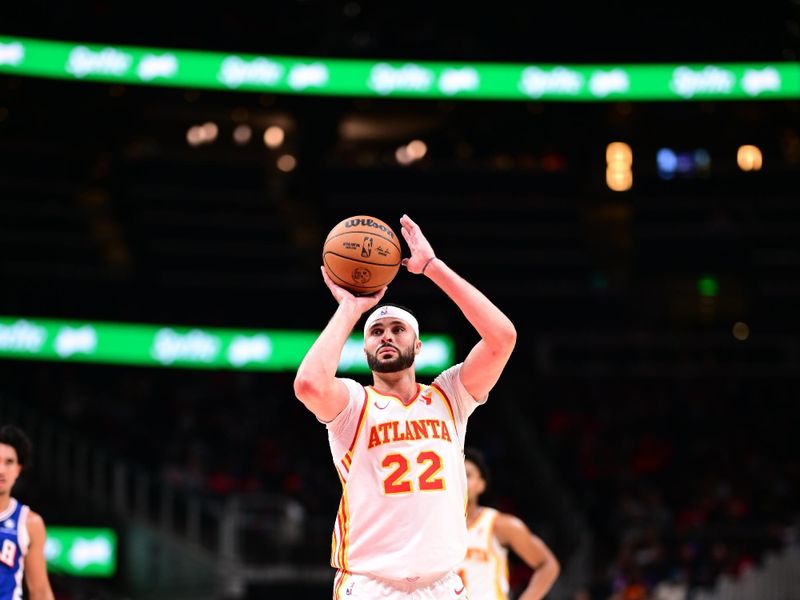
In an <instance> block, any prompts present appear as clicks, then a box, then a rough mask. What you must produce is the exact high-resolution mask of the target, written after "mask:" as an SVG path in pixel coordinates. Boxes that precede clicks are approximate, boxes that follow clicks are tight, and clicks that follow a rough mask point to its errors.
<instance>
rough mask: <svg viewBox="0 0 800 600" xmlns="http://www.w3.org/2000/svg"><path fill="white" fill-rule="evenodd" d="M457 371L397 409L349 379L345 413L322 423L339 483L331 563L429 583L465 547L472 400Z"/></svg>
mask: <svg viewBox="0 0 800 600" xmlns="http://www.w3.org/2000/svg"><path fill="white" fill-rule="evenodd" d="M460 372H461V365H460V364H459V365H456V366H454V367H451V368H450V369H447V370H446V371H444V372H443V373H442V374H441V375H439V376H438V377H437V378H436V379H435V380H434V382H433V384H432V385H430V386H428V385H422V384H417V386H418V389H417V395H416V396H415V397H414V399H413V400H412V401H411V402H410V403H409V404H408V405H404V404H403V402H402V401H401V400H400V398H398V397H396V396H388V395H383V394H380V393H378V392H377V391H375V390H374V389H373V388H372V387H366V388H365V387H363V386H361V385H360V384H358V383H356V382H355V381H353V380H350V379H343V380H342V381H343V382H344V383H345V384H346V385H347V387H348V389H349V391H350V400H349V403H348V405H347V407H346V408H345V409H344V410H343V411H342V412H341V413H340V414H339V415H338V416H337V417H336V418H335V419H334V420H333V421H331V422H330V423H328V424H327V426H328V438H329V442H330V446H331V454H332V456H333V462H334V464H335V466H336V470H337V472H338V473H339V478H340V479H341V482H342V488H343V493H342V500H341V502H340V504H339V512H338V515H337V518H336V523H335V525H334V530H333V540H332V548H331V565H332V566H333V567H335V568H337V569H340V570H342V571H345V572H350V573H361V574H366V575H372V576H376V577H380V578H383V579H390V580H398V581H409V582H414V581H419V582H420V583H422V582H424V581H432V580H433V579H435V578H437V577H441V576H443V575H444V574H446V573H447V572H448V571H450V570H452V569H454V568H455V567H456V566H457V565H458V564H459V563H460V562H461V560H462V559H463V558H464V555H465V553H466V549H467V527H466V519H465V515H466V507H467V478H466V474H465V470H464V435H465V434H466V429H467V418H468V417H469V415H470V414H471V413H472V411H474V410H475V408H476V407H477V406H478V405H479V404H480V403H482V402H483V401H485V398H484V399H482V400H481V401H480V402H479V401H477V400H475V399H474V398H473V397H472V396H470V395H469V392H467V390H466V389H465V388H464V386H463V384H462V383H461V378H460Z"/></svg>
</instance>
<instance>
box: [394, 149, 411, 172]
mask: <svg viewBox="0 0 800 600" xmlns="http://www.w3.org/2000/svg"><path fill="white" fill-rule="evenodd" d="M394 158H395V160H396V161H397V162H398V163H399V164H401V165H403V166H404V167H407V166H408V165H410V164H411V163H413V162H414V159H413V158H412V157H411V154H409V152H408V146H400V147H399V148H398V149H397V150H395V151H394Z"/></svg>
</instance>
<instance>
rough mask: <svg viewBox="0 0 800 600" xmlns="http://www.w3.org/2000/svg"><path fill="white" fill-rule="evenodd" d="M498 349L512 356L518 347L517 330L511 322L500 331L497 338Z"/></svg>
mask: <svg viewBox="0 0 800 600" xmlns="http://www.w3.org/2000/svg"><path fill="white" fill-rule="evenodd" d="M495 340H496V341H495V343H496V347H497V349H498V350H499V351H500V352H503V353H504V354H511V351H512V350H514V346H516V345H517V328H516V327H514V324H513V323H512V322H511V321H509V322H508V323H506V324H504V325H503V326H502V327H500V328H499V329H498V331H497V332H496V336H495Z"/></svg>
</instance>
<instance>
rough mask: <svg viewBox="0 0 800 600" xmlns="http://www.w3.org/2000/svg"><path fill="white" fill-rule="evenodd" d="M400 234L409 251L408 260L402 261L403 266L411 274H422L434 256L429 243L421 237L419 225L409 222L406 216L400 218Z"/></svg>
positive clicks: (409, 219)
mask: <svg viewBox="0 0 800 600" xmlns="http://www.w3.org/2000/svg"><path fill="white" fill-rule="evenodd" d="M400 233H402V234H403V238H405V240H406V244H408V249H409V250H410V251H411V257H410V258H404V259H403V263H402V264H403V266H405V268H406V269H408V270H409V272H411V273H415V274H419V273H422V269H424V268H425V265H426V264H427V263H428V261H429V260H430V259H432V258H434V257H435V256H436V254H435V253H434V251H433V248H432V247H431V245H430V242H428V240H427V239H426V238H425V236H424V235H422V230H421V229H420V228H419V225H417V224H416V223H414V221H412V220H411V217H409V216H408V215H403V216H402V217H400Z"/></svg>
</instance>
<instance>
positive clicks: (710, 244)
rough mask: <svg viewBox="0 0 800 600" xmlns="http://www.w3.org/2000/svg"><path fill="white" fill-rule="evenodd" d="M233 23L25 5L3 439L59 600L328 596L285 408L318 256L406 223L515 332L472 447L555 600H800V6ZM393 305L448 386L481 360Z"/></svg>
mask: <svg viewBox="0 0 800 600" xmlns="http://www.w3.org/2000/svg"><path fill="white" fill-rule="evenodd" d="M237 4H238V3H228V4H222V5H218V4H211V5H203V6H201V5H199V4H192V5H186V6H185V7H181V6H179V5H178V4H175V5H173V4H172V3H161V4H155V3H152V4H151V3H144V4H136V5H134V4H131V3H112V2H108V1H105V2H104V1H98V2H92V3H74V2H73V3H69V2H68V3H61V4H60V5H59V6H53V5H51V4H50V3H45V2H35V1H34V2H29V3H27V4H26V5H25V7H24V8H21V7H20V8H17V7H13V8H12V7H10V6H9V7H4V8H3V17H2V20H0V275H1V276H2V283H1V284H0V285H1V286H2V287H1V288H0V289H1V290H2V292H1V293H0V420H1V421H2V423H15V424H18V425H20V426H22V427H23V428H24V429H25V430H26V431H27V432H28V433H29V435H30V436H31V438H32V439H33V442H34V445H35V447H34V461H33V464H32V465H31V467H30V468H29V469H26V471H25V472H24V473H23V475H22V477H21V479H20V481H19V483H18V485H17V487H16V488H15V490H14V493H15V495H16V496H17V497H18V498H19V499H20V500H22V501H24V502H26V503H29V504H30V505H31V506H33V507H34V509H35V510H36V511H37V512H39V513H41V514H42V516H43V517H44V519H45V521H46V523H47V525H48V529H49V531H50V541H49V542H48V548H47V555H48V560H49V565H50V577H51V580H52V583H53V587H54V591H55V593H56V597H57V598H58V599H59V600H67V599H70V600H89V599H96V600H101V599H103V600H106V599H107V600H122V599H129V598H130V599H152V600H161V599H164V600H166V599H171V600H184V599H185V600H210V599H245V598H246V599H256V598H294V599H300V600H302V599H306V598H309V599H318V598H330V597H331V596H330V595H331V584H332V578H333V570H332V569H331V568H330V567H329V566H328V560H329V553H330V539H331V538H330V536H331V529H332V526H333V522H334V518H335V515H336V510H337V506H338V501H339V496H340V494H341V487H340V484H339V481H338V480H337V477H336V473H335V471H334V469H333V465H332V462H331V458H330V452H329V448H328V444H327V435H326V431H325V428H324V426H322V425H320V424H319V423H318V422H317V421H316V420H315V418H314V417H313V415H312V414H311V413H310V412H308V411H307V410H306V409H305V408H304V407H303V406H302V405H301V404H300V403H299V402H297V401H296V400H295V398H294V394H293V389H292V380H293V375H294V371H295V369H296V367H297V365H298V363H299V360H300V359H301V358H302V356H303V354H304V352H305V350H306V349H307V348H308V346H309V345H310V343H311V342H310V340H313V339H314V335H315V334H316V333H317V332H319V331H320V330H321V329H322V328H323V327H324V326H325V324H326V323H327V321H328V319H329V318H330V316H331V315H332V314H333V311H334V309H335V301H334V300H333V298H332V297H331V294H330V293H329V292H328V290H327V288H326V287H325V286H324V284H323V282H322V279H321V277H320V273H319V265H320V261H321V250H322V243H323V241H324V239H325V236H326V234H327V232H328V231H329V230H330V229H331V228H332V227H333V226H334V225H335V224H336V223H337V222H339V221H340V220H341V219H343V218H345V217H348V216H351V215H371V216H375V217H377V218H380V219H383V220H385V221H386V222H388V223H390V224H391V225H392V227H395V228H396V229H395V230H396V231H399V228H400V226H399V222H398V221H399V218H400V217H401V215H402V214H404V213H407V214H409V215H410V216H411V217H412V218H413V219H414V220H415V221H416V222H417V223H419V225H420V226H421V228H422V231H423V232H424V233H425V234H426V236H427V237H428V239H429V240H430V241H431V243H432V245H433V247H434V249H435V250H436V253H437V255H438V256H440V257H441V258H442V259H443V260H445V261H446V262H447V263H448V264H449V265H450V266H452V267H453V268H454V269H455V270H456V271H457V272H458V273H460V274H461V275H463V276H464V277H465V278H466V279H467V280H469V281H470V282H472V283H474V284H475V285H476V286H477V287H478V288H479V289H481V290H482V291H484V292H485V293H486V294H487V295H488V296H489V297H490V298H491V299H492V300H493V301H494V302H495V303H496V304H497V305H498V306H499V307H500V308H501V309H502V310H503V311H505V312H506V313H507V314H508V315H509V317H510V318H511V319H512V320H513V322H514V324H515V326H516V328H517V331H518V341H517V347H516V349H515V351H514V354H513V356H512V358H511V361H510V363H509V364H508V367H507V369H506V372H505V373H504V375H503V377H502V378H501V380H500V382H499V383H498V385H497V387H496V388H495V389H494V391H493V392H492V394H491V397H490V401H489V403H488V404H487V405H486V406H484V407H481V408H480V409H478V410H477V411H476V413H475V414H474V415H473V416H472V418H471V419H470V425H469V432H468V438H467V442H468V445H470V446H475V447H477V448H480V449H481V450H483V452H484V453H485V454H486V455H487V457H488V459H489V462H490V464H491V467H492V469H493V474H494V478H493V479H494V481H493V486H492V489H491V490H490V493H489V494H488V495H487V497H486V498H485V500H486V502H487V503H489V504H491V505H494V506H496V507H498V508H500V509H501V510H505V511H508V512H512V513H514V514H517V515H519V516H520V517H521V518H522V519H523V520H524V521H525V522H526V523H527V525H528V526H529V527H530V528H531V530H532V531H534V532H535V533H537V534H538V535H539V536H540V537H541V538H542V539H543V540H545V542H546V543H547V544H548V545H549V546H550V548H551V549H552V550H553V552H554V553H555V554H556V556H557V557H558V559H559V561H560V563H561V567H562V570H561V575H560V577H559V579H558V581H557V583H556V585H555V587H554V588H553V590H552V591H551V593H550V595H549V596H548V597H549V598H553V599H559V600H608V599H613V600H728V599H731V600H744V599H751V598H752V599H766V600H797V599H798V598H800V579H798V574H800V547H799V546H798V544H799V543H800V541H799V539H798V535H799V531H798V525H800V522H799V521H798V516H799V515H800V497H799V495H798V483H799V479H800V471H799V469H800V460H798V459H799V458H800V456H798V447H799V446H798V442H797V429H798V423H800V419H799V417H800V411H799V410H798V405H797V404H796V402H798V394H797V389H798V383H800V338H798V334H800V319H799V318H798V306H800V65H798V62H797V59H798V50H800V24H799V21H798V19H799V18H800V5H798V3H797V2H796V1H788V0H787V1H776V2H761V3H746V4H742V5H737V4H735V3H701V2H694V3H688V2H671V3H655V5H652V6H651V5H650V3H636V4H634V3H624V2H604V3H600V2H598V3H593V4H591V5H587V4H574V3H519V4H509V5H508V6H504V5H503V3H480V4H477V5H475V6H473V7H467V6H466V5H458V6H455V5H454V6H446V5H439V4H435V3H428V4H422V3H419V4H417V3H413V2H411V3H403V4H396V3H367V2H362V1H361V0H351V1H349V2H321V1H318V0H288V1H286V2H281V3H262V5H260V7H252V8H246V7H244V6H240V5H237ZM431 4H435V6H433V7H432V6H431ZM203 57H206V58H203ZM215 57H216V58H215ZM225 57H228V58H227V59H225ZM231 57H233V58H231ZM184 59H185V62H184ZM222 59H225V60H226V61H227V62H225V63H221V61H222ZM148 61H149V62H148ZM192 61H194V62H192ZM215 61H216V62H215ZM287 61H288V62H287ZM291 61H294V63H292V64H293V65H294V66H291V67H290V66H287V65H289V64H290V63H291ZM347 61H356V62H353V63H349V62H347ZM190 63H191V67H190V66H187V65H189V64H190ZM347 65H356V66H355V67H353V73H351V75H352V76H349V75H348V76H346V75H347V73H345V71H347ZM356 67H358V68H361V69H362V70H363V72H364V73H365V75H364V77H363V78H362V79H360V80H359V79H358V77H359V75H358V73H357V72H356V71H358V68H356ZM337 69H340V71H337ZM503 69H505V70H503ZM342 73H344V74H342ZM509 73H511V75H509ZM340 75H341V76H340ZM348 77H350V78H348ZM337 86H339V87H337ZM493 86H494V87H493ZM404 251H405V250H404ZM387 299H388V300H391V301H393V302H398V303H400V304H403V305H407V306H409V307H411V308H412V309H414V311H415V312H416V314H417V316H418V317H419V320H420V324H421V328H422V331H423V334H427V335H430V336H433V338H431V343H430V348H432V349H434V350H433V351H432V354H431V357H430V361H431V365H432V366H431V367H430V368H431V369H434V370H433V371H427V372H425V373H424V374H421V375H420V379H421V380H422V381H426V382H427V381H430V378H431V377H432V376H433V375H435V374H436V372H438V371H436V368H437V365H439V366H449V365H450V364H454V363H455V362H458V361H460V360H463V358H464V356H465V354H466V352H467V351H468V350H469V348H470V347H471V345H472V344H474V343H475V341H476V334H475V333H474V331H473V330H472V328H471V327H470V326H469V324H468V323H467V322H466V320H465V319H464V318H463V316H462V315H461V314H460V313H459V311H458V310H457V309H456V308H455V307H454V306H453V305H452V303H451V302H450V301H449V300H448V299H447V298H446V296H445V295H444V294H443V293H442V292H441V291H439V290H438V289H437V288H436V287H435V285H434V284H432V283H431V282H430V281H428V280H427V279H425V278H421V277H414V276H412V275H410V274H409V273H407V272H406V271H405V270H404V269H401V272H400V273H399V275H398V276H397V278H396V279H395V281H394V282H393V283H392V284H391V286H390V288H389V292H388V295H387ZM355 333H356V334H357V333H358V332H357V331H356V332H355ZM355 343H356V346H354V347H353V348H354V350H353V352H354V355H353V356H355V358H352V357H351V359H350V363H349V366H348V365H343V373H350V372H353V371H352V369H356V371H355V374H352V375H346V376H352V377H355V378H356V379H359V380H360V381H362V382H368V381H369V379H368V373H364V372H363V371H358V370H357V369H358V367H357V366H355V367H354V366H353V365H352V363H353V361H354V360H355V359H357V358H358V354H359V352H358V341H357V340H356V342H355ZM351 354H352V353H351ZM510 573H511V584H512V588H513V591H514V594H513V596H512V597H513V598H516V597H517V595H518V594H519V592H520V590H521V589H522V588H524V586H525V584H526V581H527V580H528V578H529V576H530V571H529V570H528V569H527V567H526V566H525V565H523V564H522V563H520V562H519V561H514V562H512V563H511V571H510Z"/></svg>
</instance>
